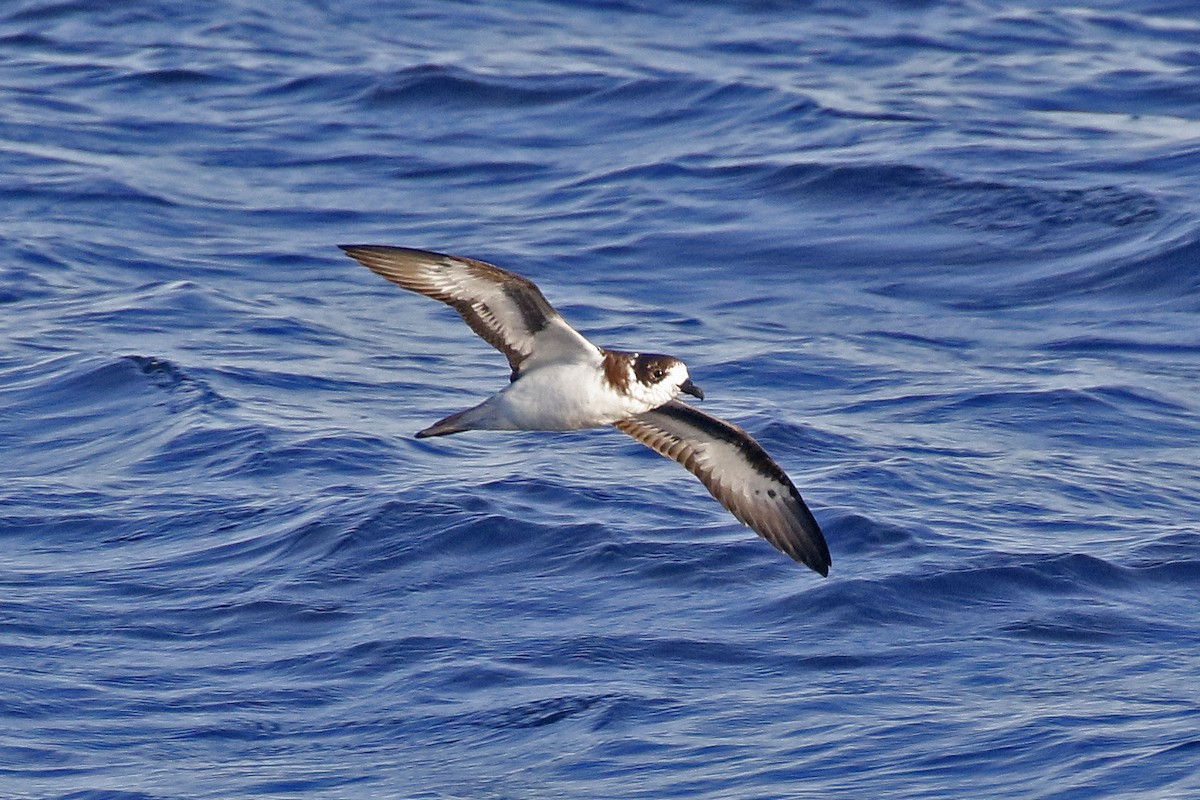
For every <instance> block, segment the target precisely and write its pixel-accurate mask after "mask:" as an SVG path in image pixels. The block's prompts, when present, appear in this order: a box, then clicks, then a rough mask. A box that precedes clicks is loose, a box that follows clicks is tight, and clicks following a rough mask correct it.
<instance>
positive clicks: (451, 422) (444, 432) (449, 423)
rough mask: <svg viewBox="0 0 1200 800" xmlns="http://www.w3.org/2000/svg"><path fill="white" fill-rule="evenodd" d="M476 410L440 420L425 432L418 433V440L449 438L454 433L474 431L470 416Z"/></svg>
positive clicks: (469, 409) (461, 412)
mask: <svg viewBox="0 0 1200 800" xmlns="http://www.w3.org/2000/svg"><path fill="white" fill-rule="evenodd" d="M473 411H475V409H474V408H468V409H467V410H466V411H459V412H458V413H456V414H451V415H450V416H448V417H446V418H445V419H440V420H438V421H437V422H435V423H433V424H432V425H430V426H429V427H428V428H426V429H425V430H423V431H418V432H417V438H418V439H428V438H429V437H430V436H449V435H450V434H452V433H462V432H463V431H473V430H475V426H474V425H472V424H471V421H470V419H469V416H468V415H470V414H471V413H472V412H473Z"/></svg>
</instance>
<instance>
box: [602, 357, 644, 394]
mask: <svg viewBox="0 0 1200 800" xmlns="http://www.w3.org/2000/svg"><path fill="white" fill-rule="evenodd" d="M637 358H638V355H637V353H622V352H621V351H619V350H605V351H604V379H605V380H606V381H608V384H609V386H612V387H613V388H614V389H616V390H617V391H619V392H626V393H628V392H629V381H630V380H631V379H632V378H633V375H634V363H635V362H636V361H637Z"/></svg>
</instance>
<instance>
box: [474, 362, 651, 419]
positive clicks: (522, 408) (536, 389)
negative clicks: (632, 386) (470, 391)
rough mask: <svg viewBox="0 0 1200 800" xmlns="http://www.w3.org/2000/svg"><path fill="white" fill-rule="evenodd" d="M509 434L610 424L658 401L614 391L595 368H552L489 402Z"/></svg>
mask: <svg viewBox="0 0 1200 800" xmlns="http://www.w3.org/2000/svg"><path fill="white" fill-rule="evenodd" d="M484 405H485V406H487V407H488V411H489V412H490V414H493V415H495V416H494V417H493V418H492V419H491V420H490V422H492V423H494V424H496V427H498V428H499V427H501V425H503V427H504V429H508V430H542V431H571V430H579V429H581V428H594V427H597V426H600V425H610V424H612V423H613V422H616V421H617V420H619V419H626V418H627V417H631V416H633V415H634V414H640V413H642V412H644V411H649V410H650V409H651V408H653V407H654V406H656V405H659V403H653V404H652V403H650V402H648V401H647V400H645V399H639V398H634V397H631V396H629V395H628V394H625V393H623V392H618V391H617V390H615V389H614V388H613V387H612V386H611V385H610V384H609V383H608V382H607V381H606V380H605V379H604V372H603V371H602V370H601V369H599V368H598V367H597V366H595V365H593V364H587V363H566V364H561V363H560V364H550V365H546V366H543V367H539V368H536V369H533V370H530V371H529V372H528V373H526V374H524V375H522V376H521V378H520V379H519V380H517V381H515V382H514V383H512V384H509V386H507V387H506V388H505V389H504V390H503V391H501V392H500V393H499V394H497V395H496V396H495V397H493V398H491V399H490V400H489V401H488V402H487V403H485V404H484Z"/></svg>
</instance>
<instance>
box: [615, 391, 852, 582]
mask: <svg viewBox="0 0 1200 800" xmlns="http://www.w3.org/2000/svg"><path fill="white" fill-rule="evenodd" d="M614 426H615V427H616V428H617V429H619V430H621V431H623V432H625V433H627V434H629V435H630V436H632V437H633V438H635V439H637V440H638V441H639V442H641V443H642V444H644V445H646V446H647V447H649V448H650V449H651V450H654V451H655V452H656V453H658V454H660V455H664V456H666V457H667V458H673V459H675V460H676V461H678V462H679V463H680V464H682V465H683V466H684V468H685V469H687V470H688V472H691V473H692V474H693V475H695V476H696V477H697V478H699V479H700V480H701V482H703V483H704V485H705V486H706V487H707V488H708V491H709V492H711V493H712V496H713V497H715V498H716V499H717V500H718V501H719V502H720V503H721V505H723V506H725V508H727V509H729V510H730V511H731V512H732V513H733V515H734V516H735V517H737V518H738V519H739V520H741V521H742V522H743V523H745V524H746V525H748V526H750V527H751V528H752V529H753V530H754V531H755V532H756V533H758V534H759V535H760V536H762V537H763V538H764V539H766V540H767V541H768V542H770V543H771V544H773V545H774V546H775V547H776V548H778V549H779V550H781V551H783V552H784V553H786V554H787V555H789V556H791V557H792V558H794V559H795V560H796V561H799V562H800V563H802V564H805V565H807V566H809V567H811V568H812V569H814V570H816V571H817V572H819V573H821V574H822V575H828V574H829V565H830V559H829V547H828V546H827V545H826V544H825V537H824V536H823V535H822V534H821V528H820V526H819V525H818V524H817V521H816V520H815V519H814V518H813V515H812V512H810V511H809V510H808V506H806V505H805V504H804V500H803V499H802V498H801V497H800V493H799V492H798V491H796V487H795V485H794V484H793V483H792V481H791V480H790V479H789V478H788V476H787V474H786V473H784V471H783V470H782V469H780V468H779V465H778V464H776V463H775V461H774V460H773V459H772V458H771V457H770V456H769V455H767V452H766V451H765V450H763V448H762V446H761V445H760V444H759V443H758V442H756V441H754V439H753V438H751V436H750V434H748V433H746V432H745V431H744V430H742V429H741V428H739V427H737V426H736V425H731V424H730V423H728V422H725V421H724V420H721V419H717V418H716V417H713V416H710V415H708V414H705V413H704V412H703V411H700V410H699V409H697V408H694V407H693V406H690V405H687V404H686V403H681V402H680V401H678V400H672V401H671V402H669V403H667V404H666V405H663V406H660V407H658V408H656V409H654V410H653V411H647V412H645V413H644V414H638V415H637V416H635V417H630V418H629V419H623V420H621V421H619V422H616V423H614Z"/></svg>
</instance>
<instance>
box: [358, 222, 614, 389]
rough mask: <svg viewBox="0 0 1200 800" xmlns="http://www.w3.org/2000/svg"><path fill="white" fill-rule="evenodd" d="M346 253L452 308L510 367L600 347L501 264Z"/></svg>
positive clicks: (380, 250) (362, 250) (412, 254)
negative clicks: (501, 267) (503, 268)
mask: <svg viewBox="0 0 1200 800" xmlns="http://www.w3.org/2000/svg"><path fill="white" fill-rule="evenodd" d="M340 247H341V248H342V250H344V251H345V252H346V254H347V255H348V256H350V257H351V258H353V259H354V260H356V261H358V262H359V263H360V264H362V265H363V266H365V267H367V268H368V269H370V270H371V271H373V272H375V273H377V274H379V275H382V276H383V277H385V278H387V279H388V280H389V281H391V282H392V283H395V284H396V285H398V286H402V287H404V288H405V289H409V290H411V291H414V292H419V293H421V294H423V295H425V296H427V297H432V298H433V299H434V300H441V301H442V302H443V303H446V304H447V305H449V306H451V307H452V308H454V310H455V311H457V312H458V313H459V314H461V315H462V318H463V319H464V320H466V322H467V324H468V325H470V326H471V330H473V331H475V333H477V334H479V335H480V336H481V337H483V339H484V341H486V342H487V343H488V344H490V345H491V346H492V347H495V348H496V349H497V350H499V351H500V352H501V353H503V354H504V356H505V358H507V359H508V364H509V366H510V367H512V377H513V380H516V378H517V375H518V374H520V372H521V371H522V369H528V368H529V367H530V366H531V365H533V364H535V363H537V362H538V361H541V360H565V361H570V360H582V359H586V360H596V359H599V358H600V350H599V348H597V347H596V346H595V345H594V344H592V343H591V342H589V341H588V340H587V339H585V338H584V337H583V336H582V335H581V334H580V333H579V332H578V331H576V330H575V329H574V328H572V327H571V326H570V325H568V324H567V323H566V320H564V319H563V318H562V315H561V314H559V313H558V312H557V311H555V310H554V307H553V306H551V305H550V303H549V302H547V301H546V298H545V297H544V296H543V295H542V293H541V291H539V290H538V287H537V286H535V285H534V283H533V282H532V281H530V280H527V279H525V278H522V277H521V276H520V275H515V274H513V273H511V272H508V271H506V270H502V269H500V268H499V267H496V266H493V265H491V264H487V263H485V262H483V261H476V260H475V259H473V258H459V257H457V256H448V255H444V254H442V253H433V252H430V251H428V250H414V249H411V248H408V247H387V246H384V245H358V244H355V245H340Z"/></svg>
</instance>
